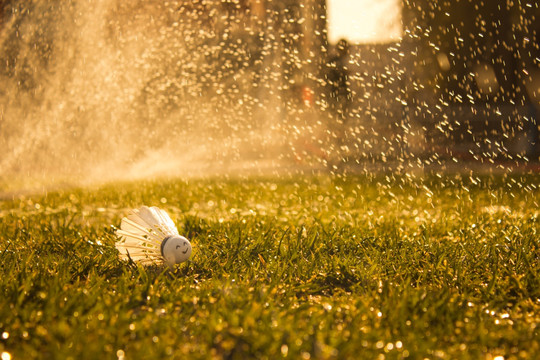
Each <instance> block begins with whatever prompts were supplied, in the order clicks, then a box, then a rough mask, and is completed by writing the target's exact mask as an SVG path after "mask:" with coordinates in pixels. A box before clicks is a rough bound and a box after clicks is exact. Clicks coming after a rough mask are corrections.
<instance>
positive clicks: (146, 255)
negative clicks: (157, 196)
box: [116, 206, 191, 267]
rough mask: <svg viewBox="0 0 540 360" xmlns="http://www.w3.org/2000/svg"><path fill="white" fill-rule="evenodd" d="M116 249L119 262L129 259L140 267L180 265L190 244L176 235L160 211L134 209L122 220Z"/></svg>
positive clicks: (162, 211) (189, 253)
mask: <svg viewBox="0 0 540 360" xmlns="http://www.w3.org/2000/svg"><path fill="white" fill-rule="evenodd" d="M116 234H117V236H118V237H119V238H120V239H119V241H118V242H116V248H117V249H118V251H119V252H120V258H121V259H123V260H127V259H129V258H131V259H132V260H133V261H137V262H140V263H143V264H151V263H156V264H160V263H165V264H167V265H168V266H169V267H172V266H174V264H180V263H182V262H184V261H186V260H187V259H189V257H190V255H191V243H190V242H189V240H188V239H186V238H185V237H183V236H181V235H179V234H178V229H177V228H176V226H175V225H174V222H173V221H172V220H171V218H170V217H169V214H167V212H165V211H164V210H162V209H160V208H157V207H155V206H153V207H148V206H143V207H141V208H140V209H134V210H132V211H131V213H130V214H129V215H128V216H126V217H125V218H123V219H122V223H121V225H120V230H117V232H116Z"/></svg>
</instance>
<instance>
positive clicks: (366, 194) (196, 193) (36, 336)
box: [0, 176, 540, 359]
mask: <svg viewBox="0 0 540 360" xmlns="http://www.w3.org/2000/svg"><path fill="white" fill-rule="evenodd" d="M538 180H539V179H538V177H537V176H527V177H520V176H514V177H510V176H504V177H503V176H501V177H483V178H474V179H468V178H467V177H455V176H447V177H432V178H431V177H428V178H426V179H412V178H407V177H394V176H392V177H390V176H381V177H347V178H341V179H340V178H332V177H326V176H320V177H296V178H293V177H291V178H257V179H244V180H218V179H211V180H197V181H195V180H190V181H180V180H167V181H153V182H134V183H116V184H111V185H106V186H101V187H98V188H86V189H73V190H63V191H57V192H53V193H48V194H46V195H36V196H28V195H26V196H18V197H17V196H16V197H14V198H13V199H11V200H5V201H3V202H1V203H0V271H1V273H0V289H1V298H0V352H3V353H7V354H10V355H11V356H12V357H13V358H23V357H24V358H43V357H45V358H68V357H73V358H95V357H97V356H101V355H103V356H106V357H122V356H125V357H126V358H164V357H175V358H184V357H186V356H189V357H191V358H208V357H216V358H225V357H227V358H245V357H252V358H269V359H270V358H278V357H289V358H322V359H327V358H359V357H360V358H377V357H380V356H381V355H384V356H385V358H407V357H409V358H424V357H427V358H471V359H473V358H474V359H476V358H490V356H491V357H495V356H504V357H505V359H509V358H531V357H534V356H535V354H536V353H537V352H538V351H539V350H540V349H539V347H540V342H539V340H538V339H539V338H540V336H539V335H540V334H539V330H538V327H537V324H538V322H539V321H540V317H539V315H538V314H540V276H539V270H540V243H539V235H538V234H539V233H540V222H539V218H538V215H539V214H538V208H539V206H538V204H539V202H540V196H539V195H538V191H537V190H538V189H537V186H538V183H539V181H538ZM141 204H148V205H159V206H161V207H163V208H164V209H166V210H167V211H168V212H169V213H170V214H171V217H172V218H173V219H174V220H175V221H176V223H177V225H178V227H179V230H180V232H181V233H182V234H184V235H186V236H188V237H189V238H190V239H191V240H192V244H193V246H194V253H193V256H192V258H191V260H190V261H189V262H188V263H186V264H182V265H180V266H178V267H177V269H176V270H175V271H174V272H170V271H163V270H162V269H160V268H156V267H142V266H139V265H137V264H133V263H123V262H120V261H119V260H118V256H117V252H116V250H115V248H114V241H115V239H116V238H115V235H114V230H115V227H116V226H118V225H119V223H120V219H121V218H122V217H123V216H124V215H126V214H127V212H128V210H129V209H130V208H132V207H138V206H139V205H141ZM6 356H7V355H6Z"/></svg>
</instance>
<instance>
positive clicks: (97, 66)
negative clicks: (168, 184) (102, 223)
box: [0, 0, 540, 183]
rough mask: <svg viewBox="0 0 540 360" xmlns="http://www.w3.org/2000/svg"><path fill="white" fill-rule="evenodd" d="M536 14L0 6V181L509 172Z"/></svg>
mask: <svg viewBox="0 0 540 360" xmlns="http://www.w3.org/2000/svg"><path fill="white" fill-rule="evenodd" d="M539 19H540V7H539V5H538V3H537V2H534V1H522V0H512V1H510V0H508V1H501V0H491V1H484V2H477V1H468V0H447V1H436V2H433V1H428V0H382V1H377V2H375V1H367V0H361V1H352V0H349V1H347V0H282V1H272V0H199V1H161V0H160V1H158V0H146V1H142V0H137V1H129V2H123V1H120V0H112V1H105V0H71V1H61V2H60V1H45V0H31V1H22V0H10V1H9V0H4V1H0V61H1V63H2V66H1V67H0V83H1V84H2V86H1V87H0V153H1V154H2V157H1V158H0V179H1V181H3V182H4V183H7V182H10V181H14V180H13V179H17V181H24V179H28V178H32V179H38V180H37V181H40V180H39V179H47V180H48V181H51V182H55V181H70V180H73V181H92V180H112V179H122V178H134V177H146V176H155V175H171V176H177V175H186V174H218V173H222V172H225V173H227V172H231V171H233V172H236V171H239V170H244V171H255V172H265V171H297V170H298V169H302V170H307V171H313V170H315V171H330V172H340V173H342V172H346V171H350V172H366V171H377V170H392V171H401V172H407V171H415V170H417V169H420V170H425V169H431V168H433V169H436V170H440V169H443V170H448V169H455V170H460V169H464V168H472V169H480V168H481V169H486V168H487V169H501V170H502V171H510V170H511V169H514V168H520V167H521V168H525V169H527V171H535V172H537V171H538V168H539V167H538V160H539V155H540V145H539V124H538V111H539V108H540V102H539V101H540V95H539V92H540V47H539V45H538V44H539V41H538V40H539V33H540V21H539Z"/></svg>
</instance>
